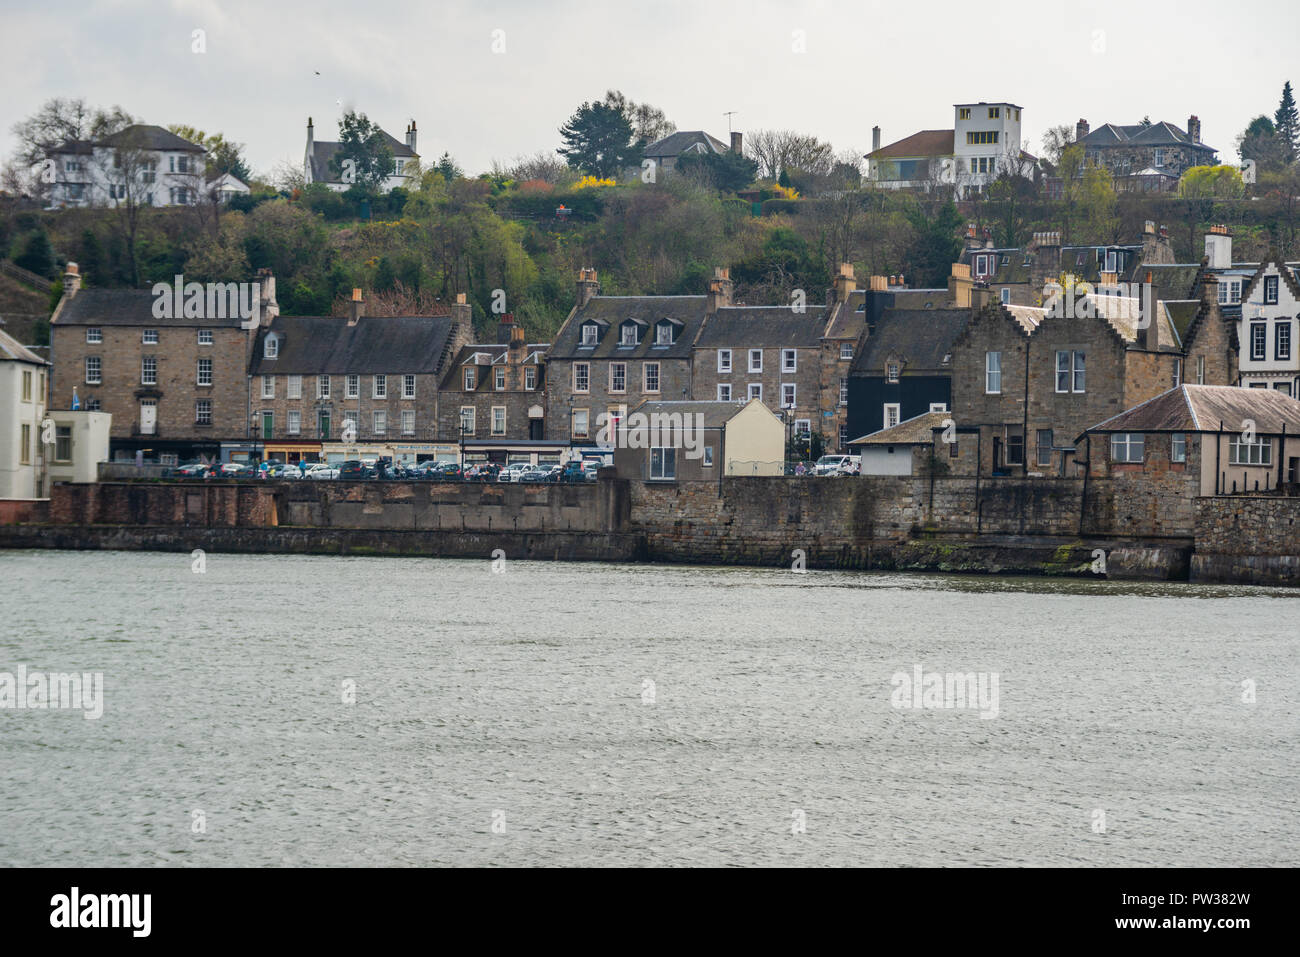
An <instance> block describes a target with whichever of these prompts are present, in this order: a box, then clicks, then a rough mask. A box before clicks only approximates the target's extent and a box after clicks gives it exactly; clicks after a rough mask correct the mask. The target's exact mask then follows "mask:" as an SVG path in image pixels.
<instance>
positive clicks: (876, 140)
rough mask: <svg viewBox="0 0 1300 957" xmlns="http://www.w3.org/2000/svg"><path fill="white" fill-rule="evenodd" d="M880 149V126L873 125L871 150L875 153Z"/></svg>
mask: <svg viewBox="0 0 1300 957" xmlns="http://www.w3.org/2000/svg"><path fill="white" fill-rule="evenodd" d="M878 149H880V127H878V126H873V127H872V128H871V152H873V153H874V152H875V151H876V150H878Z"/></svg>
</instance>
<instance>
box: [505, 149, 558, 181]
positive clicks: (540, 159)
mask: <svg viewBox="0 0 1300 957" xmlns="http://www.w3.org/2000/svg"><path fill="white" fill-rule="evenodd" d="M505 172H506V175H507V176H509V177H510V178H511V179H513V180H514V181H515V182H516V183H528V182H534V181H537V180H540V181H542V182H544V183H550V184H551V185H552V186H569V185H571V184H572V183H573V182H574V180H575V179H576V176H575V174H574V171H573V169H572V168H571V167H570V166H569V165H568V164H567V163H565V162H563V161H562V160H560V159H558V158H557V157H555V156H553V155H551V154H550V153H534V154H533V155H532V156H517V157H515V160H514V162H513V163H512V164H511V165H510V166H509V167H508V168H507V169H506V170H505Z"/></svg>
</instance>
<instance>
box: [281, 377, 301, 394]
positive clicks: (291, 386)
mask: <svg viewBox="0 0 1300 957" xmlns="http://www.w3.org/2000/svg"><path fill="white" fill-rule="evenodd" d="M284 397H285V398H286V399H301V398H302V376H301V375H290V376H287V377H286V378H285V383H284Z"/></svg>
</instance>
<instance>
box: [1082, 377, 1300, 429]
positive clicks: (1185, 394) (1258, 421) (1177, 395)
mask: <svg viewBox="0 0 1300 957" xmlns="http://www.w3.org/2000/svg"><path fill="white" fill-rule="evenodd" d="M1246 419H1252V420H1254V422H1255V432H1256V434H1257V435H1261V434H1269V433H1272V434H1279V433H1280V432H1281V431H1282V428H1283V426H1284V425H1285V427H1286V431H1287V434H1288V435H1295V434H1297V433H1300V402H1297V401H1296V400H1295V399H1293V398H1291V397H1290V396H1288V395H1283V394H1282V393H1281V392H1278V391H1277V390H1276V389H1243V388H1240V387H1238V386H1231V385H1181V386H1178V387H1177V388H1174V389H1170V390H1169V391H1168V392H1162V393H1160V395H1158V396H1155V397H1154V398H1152V399H1148V400H1147V401H1145V402H1143V403H1141V404H1140V405H1135V406H1133V408H1131V409H1126V410H1125V411H1123V412H1121V413H1120V414H1119V415H1114V416H1111V417H1110V418H1109V419H1106V420H1105V421H1104V422H1099V423H1098V424H1097V425H1094V426H1093V427H1092V428H1090V429H1088V430H1087V432H1217V431H1219V423H1220V422H1222V423H1223V427H1224V429H1225V430H1227V431H1229V432H1233V431H1237V430H1239V429H1240V428H1241V423H1242V422H1243V421H1245V420H1246ZM1087 432H1085V433H1084V434H1085V435H1086V434H1087Z"/></svg>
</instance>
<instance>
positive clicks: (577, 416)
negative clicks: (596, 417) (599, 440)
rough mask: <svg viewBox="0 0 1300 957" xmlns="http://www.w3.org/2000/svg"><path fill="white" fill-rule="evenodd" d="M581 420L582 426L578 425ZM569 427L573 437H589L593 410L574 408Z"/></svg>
mask: <svg viewBox="0 0 1300 957" xmlns="http://www.w3.org/2000/svg"><path fill="white" fill-rule="evenodd" d="M579 422H581V423H582V425H581V426H579V425H578V423H579ZM569 428H570V434H571V437H572V438H575V439H585V438H588V437H589V436H590V435H591V410H590V409H574V410H573V415H572V417H571V420H570V423H569Z"/></svg>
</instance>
